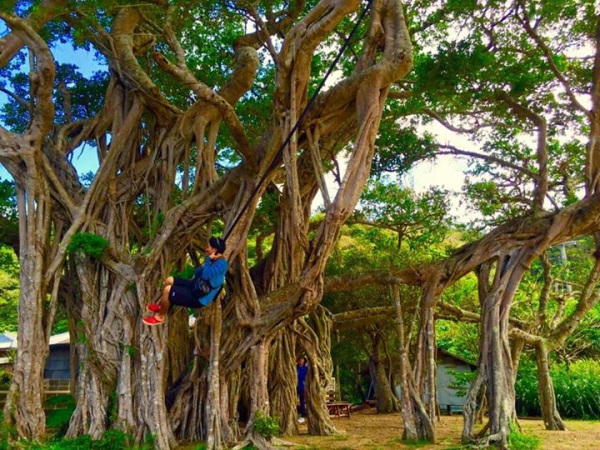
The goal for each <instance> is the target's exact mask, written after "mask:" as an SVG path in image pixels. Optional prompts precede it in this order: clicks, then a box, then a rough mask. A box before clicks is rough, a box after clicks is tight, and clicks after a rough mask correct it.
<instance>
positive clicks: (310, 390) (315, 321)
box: [295, 306, 337, 436]
mask: <svg viewBox="0 0 600 450" xmlns="http://www.w3.org/2000/svg"><path fill="white" fill-rule="evenodd" d="M295 332H296V334H297V342H298V346H299V347H300V348H302V349H303V350H304V352H305V354H306V357H307V359H308V367H309V369H308V374H307V380H306V410H307V414H308V432H309V434H312V435H318V436H328V435H331V434H334V433H336V432H337V430H336V428H335V426H334V424H333V422H332V421H331V418H330V417H329V410H328V409H327V405H326V395H327V392H326V388H327V386H329V385H330V384H331V376H332V373H333V362H332V360H331V318H330V317H329V315H328V313H327V311H326V310H325V308H323V307H321V306H318V307H317V308H316V309H315V311H313V312H312V313H311V314H310V316H309V320H305V319H304V318H301V319H298V321H297V323H296V328H295Z"/></svg>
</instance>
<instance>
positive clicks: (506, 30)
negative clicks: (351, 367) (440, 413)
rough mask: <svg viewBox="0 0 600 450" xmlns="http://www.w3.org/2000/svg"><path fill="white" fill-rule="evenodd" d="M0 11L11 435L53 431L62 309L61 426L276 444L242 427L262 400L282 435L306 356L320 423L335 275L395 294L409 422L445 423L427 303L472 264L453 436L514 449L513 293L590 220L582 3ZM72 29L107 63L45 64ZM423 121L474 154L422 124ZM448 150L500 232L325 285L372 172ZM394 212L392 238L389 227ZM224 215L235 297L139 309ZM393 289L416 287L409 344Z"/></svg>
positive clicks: (599, 21)
mask: <svg viewBox="0 0 600 450" xmlns="http://www.w3.org/2000/svg"><path fill="white" fill-rule="evenodd" d="M12 6H14V8H12ZM12 6H11V7H10V8H9V6H8V5H2V6H0V19H1V20H2V21H3V23H4V24H5V25H6V33H5V34H4V35H3V36H2V38H0V70H1V73H2V76H3V77H4V78H3V79H6V80H9V81H10V82H9V81H7V82H6V83H3V84H2V86H1V88H2V92H4V93H6V94H7V95H8V97H7V101H6V104H5V105H4V108H3V111H4V113H3V116H2V120H3V126H2V127H0V163H1V164H2V165H3V167H4V168H6V170H8V172H9V173H10V174H11V176H12V177H13V178H14V180H15V184H16V190H17V199H18V202H17V203H18V212H19V259H20V268H21V279H20V281H21V293H20V300H19V337H18V349H19V350H18V355H17V359H16V363H15V368H14V377H13V382H12V385H11V389H10V394H9V398H8V400H7V404H6V407H5V410H4V420H5V422H7V423H8V424H9V425H11V426H14V427H16V430H17V432H18V434H19V435H20V436H22V437H25V438H34V439H37V438H40V437H42V436H43V434H44V411H43V408H42V399H41V394H40V393H41V386H42V378H43V367H44V361H45V359H46V357H47V353H48V345H47V344H48V341H49V337H50V333H51V330H52V326H53V323H54V319H55V315H56V312H57V310H59V309H60V310H62V311H64V312H65V313H66V315H67V318H68V323H69V326H70V332H71V336H72V337H71V342H73V343H76V344H75V348H76V352H75V355H74V356H75V359H76V361H75V362H76V364H77V367H78V371H77V380H76V388H75V392H74V394H75V397H76V402H77V406H76V409H75V412H74V413H73V416H72V418H71V421H70V424H69V430H68V433H67V434H68V436H71V437H73V436H78V435H81V434H90V435H91V436H92V437H93V438H99V437H101V436H102V434H103V433H104V432H105V431H106V430H108V429H111V428H117V429H122V430H126V431H127V432H129V433H131V434H132V435H134V436H135V437H136V438H137V439H138V440H140V441H141V440H142V439H143V438H144V436H145V435H147V434H152V435H153V436H154V442H155V445H156V447H157V448H161V449H168V448H173V447H175V446H176V444H177V442H178V441H180V440H197V439H201V440H204V441H206V442H207V443H208V446H209V448H221V447H223V446H224V445H225V444H226V443H230V442H233V441H236V440H238V439H239V437H240V436H242V435H243V436H245V437H246V438H248V439H250V440H252V441H253V442H254V443H255V445H258V446H261V447H267V446H268V445H269V444H268V442H266V441H264V439H263V438H262V437H261V436H260V435H258V434H257V433H254V432H253V426H252V425H253V423H254V421H255V419H256V418H257V417H261V416H263V415H272V416H276V417H278V418H279V422H280V423H279V425H280V428H281V429H282V431H283V432H284V433H294V432H295V431H296V428H295V427H296V425H295V423H296V420H295V419H296V413H295V409H294V407H293V404H294V402H295V374H294V368H293V367H294V361H295V358H296V356H297V355H298V354H300V353H301V354H305V355H307V356H308V360H309V363H310V371H309V373H310V376H309V379H308V385H307V395H308V396H309V402H308V403H309V404H308V407H309V415H308V417H309V420H308V429H309V431H310V432H311V433H313V434H329V433H333V432H335V428H334V426H333V424H332V422H331V421H330V419H329V417H328V414H327V410H326V408H325V405H324V396H323V395H322V389H323V387H324V386H325V384H326V383H327V381H328V379H329V377H330V376H331V372H332V362H331V358H330V355H329V346H330V342H329V339H330V330H331V318H330V317H329V315H328V313H327V311H325V310H324V309H323V308H322V307H320V305H319V303H320V300H321V298H322V296H323V294H324V292H326V291H334V290H344V289H352V288H353V287H355V286H357V285H359V284H364V283H379V284H391V285H392V286H395V287H394V288H393V292H394V300H395V303H394V310H395V311H396V318H397V327H396V330H397V333H398V336H399V337H400V339H399V342H400V343H401V355H400V357H401V361H402V364H401V371H400V374H401V384H402V393H403V395H402V399H401V405H400V406H401V409H402V416H403V420H404V426H405V433H404V437H406V438H411V439H414V438H419V439H427V440H430V441H435V438H436V433H435V427H436V420H435V415H436V411H437V405H436V387H435V348H436V341H435V319H436V307H437V306H438V303H439V299H440V296H441V295H442V293H443V291H444V289H445V288H446V287H448V286H449V285H450V284H452V283H453V282H455V281H456V280H458V279H459V278H461V277H463V276H465V275H466V274H468V273H472V272H475V273H476V274H477V276H478V280H479V294H480V305H481V311H480V315H479V316H478V318H479V320H480V321H481V340H480V358H479V363H478V365H479V371H478V377H477V379H476V380H475V382H474V384H473V386H472V388H471V392H470V394H469V397H468V399H469V401H470V403H469V405H470V406H468V407H467V411H466V412H467V414H466V420H465V426H464V430H463V439H464V440H465V441H473V440H476V439H478V438H482V437H483V440H484V441H485V442H486V443H495V444H498V445H499V446H500V447H504V446H506V445H507V441H508V438H509V433H510V424H511V422H512V421H513V420H514V419H515V417H516V416H515V408H514V400H515V398H514V371H513V360H512V357H511V348H510V341H509V332H510V330H509V317H510V309H511V303H512V298H513V295H514V292H515V290H516V288H517V286H518V284H519V282H520V280H521V278H522V277H523V274H524V273H525V272H526V271H527V270H528V268H529V267H530V265H531V263H532V261H533V260H534V259H535V258H538V257H540V256H541V255H543V253H544V252H545V251H546V250H547V249H548V248H549V247H550V246H552V245H555V244H558V243H561V242H564V241H566V240H569V239H572V238H574V237H576V236H581V235H596V234H597V232H598V229H599V227H600V224H599V220H600V219H598V218H599V217H600V214H599V213H600V195H599V194H598V192H597V191H598V180H599V179H600V177H599V170H598V168H599V163H598V161H599V158H598V154H599V149H600V134H599V133H600V115H599V114H600V113H599V111H600V95H599V92H600V81H599V80H600V50H599V49H600V42H599V41H600V16H599V13H598V11H597V8H595V5H594V4H593V2H592V1H588V0H583V1H573V2H570V1H567V2H564V1H561V2H560V5H559V6H557V2H525V1H521V0H518V1H507V2H502V1H500V2H495V1H490V2H436V1H418V0H414V1H410V2H407V4H406V5H404V4H403V3H402V2H400V1H398V0H370V1H368V2H366V1H363V2H361V1H360V0H321V1H304V0H297V1H291V2H287V1H269V2H256V1H224V0H207V1H184V0H172V1H168V0H150V1H146V2H140V3H136V2H130V1H121V0H98V1H86V0H82V1H75V2H68V1H66V0H42V1H17V2H13V5H12ZM557 24H560V26H557ZM65 45H72V46H75V47H79V48H81V49H85V53H84V54H85V55H86V57H87V58H89V60H90V63H89V64H92V62H91V61H92V60H98V61H100V62H101V63H100V64H96V63H93V64H92V67H94V68H96V69H97V71H95V72H94V73H92V74H90V75H88V76H87V77H84V76H83V75H81V73H79V72H78V70H77V67H76V66H74V65H71V64H69V63H70V62H71V61H69V62H68V63H64V62H63V63H61V62H58V60H57V55H58V54H59V49H64V47H65ZM573 49H575V50H576V51H575V50H573ZM77 54H81V52H80V53H77ZM338 54H342V55H343V57H342V58H341V59H339V60H338V58H337V56H338ZM413 54H414V55H416V56H418V57H416V56H413ZM581 55H583V56H581ZM328 68H332V69H333V76H332V77H329V78H328V81H327V83H325V85H324V86H322V85H323V81H324V79H325V77H326V76H327V75H328ZM8 85H10V89H9V88H8V87H7V86H8ZM432 122H436V123H437V124H438V126H441V127H442V129H444V132H446V133H452V134H453V135H457V134H460V135H463V136H464V137H465V139H466V140H469V141H470V142H471V143H472V144H474V145H476V146H477V148H476V149H473V148H472V147H468V148H463V147H461V142H462V140H460V139H458V140H452V141H450V140H449V139H436V137H435V136H434V135H433V134H423V131H422V128H421V127H420V126H427V125H429V124H431V123H432ZM378 136H379V137H380V139H379V140H378V141H377V138H378ZM82 152H86V154H88V155H89V154H90V153H93V159H94V160H95V161H97V164H98V167H97V170H95V171H94V173H93V174H91V175H87V174H82V173H78V171H81V169H80V168H79V167H78V166H77V164H74V162H73V161H74V157H76V156H77V155H78V154H80V153H82ZM447 154H452V155H455V156H460V157H467V158H471V159H472V161H474V163H473V164H474V166H473V168H472V171H473V176H478V175H482V174H483V175H484V176H485V175H487V176H488V178H487V179H485V180H484V181H483V182H474V181H473V180H471V181H470V184H468V185H467V188H466V192H467V193H468V194H470V195H471V197H472V198H473V199H474V200H475V201H476V202H479V204H480V205H483V204H484V203H485V202H487V203H485V205H484V206H485V208H483V206H482V209H485V211H486V212H487V213H488V216H489V217H490V218H491V219H493V220H492V221H490V223H489V228H488V230H490V231H489V232H488V234H487V235H485V236H484V237H483V238H481V239H480V240H478V241H475V242H472V243H470V244H468V245H466V246H464V247H462V248H461V249H459V250H458V251H457V252H455V253H454V254H453V255H452V256H450V257H449V258H446V259H444V260H440V261H433V262H432V263H430V264H426V265H424V266H422V267H411V268H410V269H407V270H399V271H391V272H389V273H377V274H366V275H364V276H360V275H356V276H354V277H345V278H343V279H330V280H326V279H325V278H324V269H325V265H326V264H327V261H328V258H329V257H330V256H331V255H332V252H333V251H334V248H335V245H336V242H337V239H338V237H339V235H340V232H341V229H342V226H343V225H344V224H345V222H346V221H347V220H348V218H349V217H350V215H351V214H352V213H353V211H354V208H355V206H356V204H357V202H358V201H359V198H360V196H361V192H362V189H363V186H364V185H365V183H366V181H367V179H368V178H369V175H370V174H371V172H372V171H374V172H382V171H388V170H389V171H404V170H407V169H408V168H410V166H411V164H413V163H414V162H415V161H418V160H420V159H427V158H433V157H435V156H440V155H447ZM90 158H92V156H90ZM340 161H343V164H341V163H340ZM373 162H374V164H373ZM328 173H333V174H334V176H335V178H336V180H337V186H336V189H335V191H331V189H330V188H328V183H327V182H326V178H325V175H326V174H328ZM318 197H321V198H322V199H323V209H322V213H321V217H320V218H319V220H318V221H317V222H312V223H311V222H310V219H311V216H312V213H313V204H314V202H315V199H316V198H318ZM388 225H389V224H388ZM392 229H394V230H396V231H397V232H398V246H400V245H402V242H403V237H404V234H402V233H403V232H402V233H401V230H403V229H402V228H401V227H394V226H393V227H392ZM215 233H222V234H224V235H225V236H226V237H227V246H228V250H227V252H226V256H227V258H228V260H229V264H230V270H229V273H228V276H227V287H226V290H225V291H224V292H223V295H221V296H220V297H219V299H218V300H217V301H215V302H214V303H213V304H212V305H210V306H209V307H208V308H204V309H202V310H200V311H199V312H198V314H197V317H196V321H195V324H194V326H193V327H192V328H190V326H189V318H188V315H187V314H186V313H185V312H184V311H182V310H179V311H173V313H172V314H171V315H170V317H169V319H168V320H167V322H166V323H165V324H164V325H162V326H160V327H155V328H148V327H145V326H143V325H142V323H141V317H142V315H143V314H144V313H145V307H146V305H147V304H148V303H151V302H153V301H155V300H156V299H157V298H158V296H159V294H160V286H161V282H162V280H163V279H164V278H165V277H166V276H168V275H169V274H172V273H176V272H177V273H181V272H183V271H184V270H185V268H186V266H187V265H190V264H191V265H193V264H194V263H197V262H198V260H199V258H200V252H201V251H202V248H203V247H204V244H205V242H206V239H207V238H208V237H209V236H210V235H212V234H215ZM251 236H252V237H254V238H255V239H254V240H252V241H251V240H250V237H251ZM267 244H268V245H267ZM597 254H598V253H596V255H597ZM594 276H596V275H594V274H592V275H591V276H590V280H592V281H593V280H595V279H596V278H593V277H594ZM398 283H406V284H409V285H413V286H417V287H418V288H419V289H420V299H419V302H418V305H416V306H414V307H413V309H414V310H415V311H416V313H417V317H418V322H417V325H418V327H417V328H418V329H417V330H416V341H415V345H414V348H413V351H411V352H409V351H408V346H409V345H410V342H405V339H404V338H405V336H404V334H405V330H404V323H403V321H402V316H403V314H404V313H405V312H406V311H405V310H403V303H402V298H401V297H400V294H399V292H400V290H399V289H397V286H396V285H397V284H398ZM592 284H593V283H590V285H592ZM588 297H589V298H590V299H591V298H592V297H594V296H592V295H590V296H588ZM594 298H595V297H594ZM591 303H592V301H591V300H590V301H589V302H587V303H586V305H585V307H589V305H590V304H591ZM582 314H583V311H582ZM577 320H580V319H578V318H575V319H574V322H573V323H565V324H564V326H565V328H568V329H571V328H572V327H573V326H575V325H576V323H575V322H577ZM565 333H566V331H565ZM565 333H563V334H562V335H561V336H563V337H564V335H565ZM561 339H562V337H561ZM543 357H544V354H543V352H542V356H541V358H542V359H543ZM542 362H543V361H542ZM483 386H486V390H485V392H486V395H487V397H488V404H489V407H490V416H489V424H488V425H487V426H486V427H485V429H484V431H483V434H482V436H476V435H475V433H474V430H473V414H472V411H471V410H472V405H474V404H475V399H476V398H477V397H478V396H479V395H480V390H481V388H482V387H483ZM548 405H549V406H548V408H547V414H549V415H552V414H554V411H552V409H554V407H553V406H552V402H551V401H550V402H549V403H548ZM241 416H243V417H241ZM242 422H243V423H245V424H246V426H245V428H244V429H240V423H242Z"/></svg>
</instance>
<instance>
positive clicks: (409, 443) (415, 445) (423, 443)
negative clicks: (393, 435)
mask: <svg viewBox="0 0 600 450" xmlns="http://www.w3.org/2000/svg"><path fill="white" fill-rule="evenodd" d="M398 439H399V441H398V442H399V443H401V444H404V445H406V446H407V447H411V448H419V447H426V446H428V445H430V444H431V442H427V441H421V440H416V441H413V440H408V441H403V440H402V439H401V438H398Z"/></svg>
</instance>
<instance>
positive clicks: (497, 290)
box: [463, 247, 532, 448]
mask: <svg viewBox="0 0 600 450" xmlns="http://www.w3.org/2000/svg"><path fill="white" fill-rule="evenodd" d="M531 259H532V250H531V249H530V248H527V247H523V248H520V249H519V248H517V249H514V250H512V251H510V252H507V253H506V254H504V255H502V256H500V257H499V258H498V260H497V261H496V267H495V272H494V276H493V281H491V282H490V280H489V265H487V267H486V268H484V270H483V271H482V273H481V274H480V276H479V279H480V284H484V285H487V286H486V287H485V289H484V293H483V295H481V311H482V313H481V330H482V332H481V334H480V350H479V351H480V356H479V364H478V366H479V375H478V379H477V380H476V381H475V382H474V383H473V386H472V387H471V391H472V392H469V399H472V398H474V397H475V396H476V395H477V394H478V392H479V389H480V387H481V383H482V382H483V383H484V384H485V386H486V389H487V395H488V400H489V425H488V426H486V429H488V430H489V435H488V436H487V437H486V438H484V439H483V442H484V443H485V444H486V445H489V444H490V443H494V444H496V445H498V447H499V448H507V446H508V437H509V434H510V427H511V423H512V422H513V421H514V420H515V419H516V411H515V390H514V374H513V366H512V359H511V350H510V344H509V340H508V332H509V323H508V319H509V314H510V306H511V303H512V298H513V296H514V293H515V291H516V289H517V287H518V285H519V282H520V281H521V278H522V277H523V274H524V273H525V271H526V270H527V268H528V267H529V264H530V262H531ZM488 283H489V284H488ZM466 414H473V411H472V409H471V408H469V409H468V410H467V411H466ZM465 423H469V424H471V425H472V424H473V423H474V418H473V417H468V418H466V419H465ZM472 434H473V433H472V429H465V430H463V440H467V439H468V438H470V437H472Z"/></svg>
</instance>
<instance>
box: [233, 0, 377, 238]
mask: <svg viewBox="0 0 600 450" xmlns="http://www.w3.org/2000/svg"><path fill="white" fill-rule="evenodd" d="M372 1H373V0H368V1H367V4H366V5H365V7H364V8H363V10H362V12H361V14H360V16H359V17H358V20H357V21H356V23H355V24H354V27H353V28H352V31H350V34H349V35H348V37H347V38H346V40H345V41H344V43H343V44H342V46H341V47H340V50H339V51H338V54H337V55H336V57H335V59H334V60H333V62H332V63H331V65H330V66H329V69H327V73H326V74H325V76H324V77H323V79H322V80H321V83H319V85H318V86H317V90H316V91H315V93H314V94H313V95H312V97H311V98H310V99H309V101H308V103H307V104H306V107H305V108H304V110H303V111H302V114H300V117H299V118H298V120H297V121H296V123H295V124H294V126H293V127H292V129H291V130H290V132H289V134H288V135H287V137H286V138H285V140H284V141H283V143H282V144H281V146H280V147H279V149H278V150H277V153H276V154H275V157H274V158H273V161H272V162H271V164H270V165H269V167H268V168H267V171H266V172H265V174H264V175H263V176H262V177H261V178H260V179H259V180H258V183H257V185H256V186H255V187H254V189H253V191H252V192H251V193H250V196H249V197H248V200H246V203H244V205H243V206H242V209H240V211H239V213H238V214H237V215H236V216H235V218H234V219H233V221H232V223H231V226H230V227H229V230H227V233H225V235H223V239H224V240H225V241H226V240H227V238H228V237H229V235H230V234H231V232H232V231H233V229H234V228H235V226H236V225H237V223H238V222H239V220H240V219H241V217H242V215H243V214H244V213H245V212H246V210H247V209H248V207H249V206H250V203H251V202H252V200H253V199H254V196H255V195H256V194H257V193H258V191H259V190H260V188H261V187H262V185H263V183H264V182H265V180H266V178H267V176H268V175H269V174H270V173H271V172H272V171H273V170H275V169H276V168H277V166H279V164H280V163H281V155H282V152H283V149H284V148H285V147H286V146H287V145H289V143H290V141H291V140H292V137H293V136H294V133H295V132H296V131H297V130H298V128H299V127H300V125H302V122H303V121H304V118H305V117H306V115H307V113H308V111H309V110H310V108H311V107H312V106H313V103H314V102H315V100H316V98H317V96H318V95H319V93H320V92H321V89H323V86H325V83H326V82H327V79H328V78H329V76H330V75H331V73H332V72H333V69H335V66H336V65H337V63H338V62H339V60H340V58H341V57H342V55H343V54H344V52H345V51H346V49H347V48H348V46H349V45H350V41H351V39H352V37H353V36H354V34H355V33H356V30H358V27H359V26H360V24H361V22H362V21H363V19H364V18H365V16H366V15H367V11H368V10H369V9H370V8H371V3H372Z"/></svg>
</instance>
